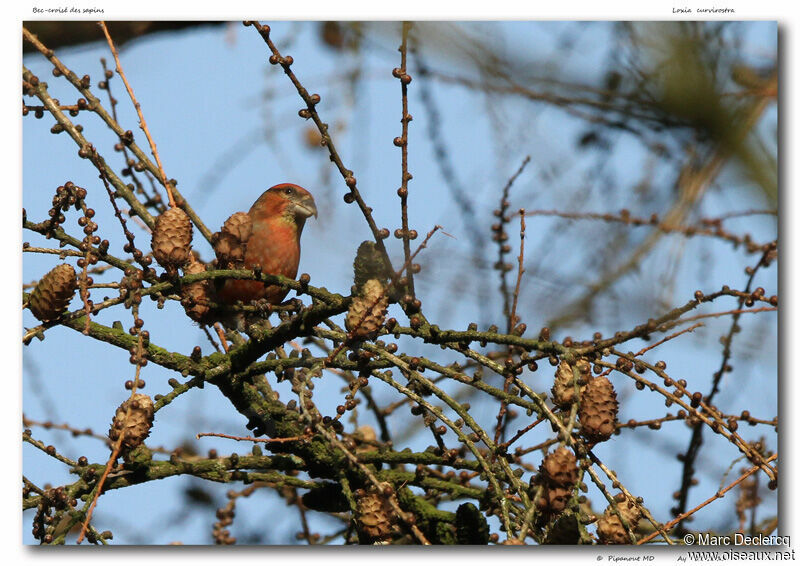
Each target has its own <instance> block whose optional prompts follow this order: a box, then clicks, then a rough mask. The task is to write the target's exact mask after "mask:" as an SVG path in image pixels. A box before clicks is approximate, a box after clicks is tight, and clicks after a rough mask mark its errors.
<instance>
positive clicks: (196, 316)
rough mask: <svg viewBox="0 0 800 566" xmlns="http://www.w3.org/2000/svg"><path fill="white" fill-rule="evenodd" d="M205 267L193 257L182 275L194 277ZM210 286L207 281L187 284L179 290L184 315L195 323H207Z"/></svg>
mask: <svg viewBox="0 0 800 566" xmlns="http://www.w3.org/2000/svg"><path fill="white" fill-rule="evenodd" d="M205 270H206V266H205V265H204V264H203V262H201V261H198V260H197V259H196V258H195V257H194V255H192V258H191V259H190V260H189V263H188V264H186V267H184V268H183V273H184V275H194V274H195V273H203V272H204V271H205ZM210 289H211V287H210V285H209V283H208V279H204V280H203V281H197V282H195V283H189V284H187V285H184V286H183V287H182V288H181V305H183V310H185V311H186V314H187V315H188V316H189V318H191V319H192V320H194V321H195V322H200V323H205V322H209V319H208V314H209V312H210V311H211V307H209V306H208V303H209V301H210V300H211V296H210Z"/></svg>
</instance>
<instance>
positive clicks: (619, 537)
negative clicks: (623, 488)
mask: <svg viewBox="0 0 800 566" xmlns="http://www.w3.org/2000/svg"><path fill="white" fill-rule="evenodd" d="M620 499H622V501H621V502H620V501H619V500H620ZM617 502H618V503H617V508H618V509H619V512H620V515H622V516H623V517H624V518H625V520H626V521H627V522H628V525H629V526H630V527H631V530H632V531H634V533H635V532H636V527H637V525H638V524H639V520H640V519H641V518H642V513H641V511H639V509H638V508H637V507H636V506H635V505H634V504H633V503H631V502H629V501H627V500H626V499H625V498H624V497H623V498H621V497H619V496H618V497H617ZM597 537H598V538H599V539H600V542H601V543H603V544H631V537H630V536H629V535H628V531H627V530H626V529H625V525H623V524H622V521H621V520H620V518H619V516H618V515H617V514H616V513H615V512H614V508H613V507H611V506H610V505H609V506H608V507H606V510H605V513H603V516H602V517H600V518H599V519H598V520H597Z"/></svg>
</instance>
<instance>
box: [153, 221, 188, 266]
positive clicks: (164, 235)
mask: <svg viewBox="0 0 800 566" xmlns="http://www.w3.org/2000/svg"><path fill="white" fill-rule="evenodd" d="M151 245H152V248H153V257H154V258H156V261H157V262H158V264H159V265H160V266H161V267H163V268H165V269H166V270H167V271H170V272H176V271H177V269H178V268H179V267H183V266H184V265H185V264H186V262H188V261H189V257H190V255H191V251H192V221H191V220H189V216H187V214H186V213H185V212H184V211H183V210H181V209H180V208H178V207H177V206H173V207H172V208H170V209H169V210H166V211H165V212H163V213H162V214H160V215H159V217H158V218H157V219H156V225H155V228H153V239H152V242H151Z"/></svg>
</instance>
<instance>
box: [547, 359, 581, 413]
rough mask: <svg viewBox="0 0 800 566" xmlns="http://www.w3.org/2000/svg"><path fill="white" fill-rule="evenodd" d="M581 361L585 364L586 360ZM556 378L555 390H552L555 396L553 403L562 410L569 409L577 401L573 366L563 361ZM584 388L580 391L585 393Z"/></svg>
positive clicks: (557, 369)
mask: <svg viewBox="0 0 800 566" xmlns="http://www.w3.org/2000/svg"><path fill="white" fill-rule="evenodd" d="M581 361H584V362H585V360H581ZM555 378H556V379H555V382H554V383H553V388H552V389H551V390H550V392H551V393H552V395H553V403H555V405H556V406H557V407H560V408H565V407H569V406H570V405H572V403H573V402H574V401H575V379H574V376H573V372H572V366H571V365H570V364H569V363H568V362H566V361H563V360H562V362H561V363H560V364H558V367H557V368H556V373H555ZM584 387H585V386H581V387H580V390H581V391H583V388H584Z"/></svg>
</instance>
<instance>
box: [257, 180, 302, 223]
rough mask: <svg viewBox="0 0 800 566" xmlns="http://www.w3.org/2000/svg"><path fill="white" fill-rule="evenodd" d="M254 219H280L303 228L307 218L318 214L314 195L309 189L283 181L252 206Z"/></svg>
mask: <svg viewBox="0 0 800 566" xmlns="http://www.w3.org/2000/svg"><path fill="white" fill-rule="evenodd" d="M250 215H251V216H252V217H253V219H254V220H262V219H280V220H282V221H285V222H291V223H294V224H296V225H297V226H298V228H302V227H303V225H304V224H305V221H306V218H308V217H309V216H313V217H315V218H316V216H317V205H316V203H315V202H314V197H313V196H311V193H309V192H308V191H307V190H305V189H304V188H303V187H301V186H299V185H293V184H292V183H281V184H280V185H275V186H274V187H271V188H270V189H268V190H267V191H265V192H264V194H262V195H261V196H260V197H258V200H257V201H256V202H255V204H253V206H252V208H250Z"/></svg>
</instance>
